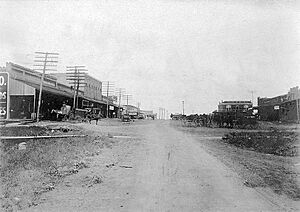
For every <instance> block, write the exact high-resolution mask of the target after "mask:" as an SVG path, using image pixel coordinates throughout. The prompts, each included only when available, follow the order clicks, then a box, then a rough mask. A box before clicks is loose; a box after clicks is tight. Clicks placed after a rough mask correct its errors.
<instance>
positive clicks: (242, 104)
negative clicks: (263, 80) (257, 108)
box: [218, 101, 253, 112]
mask: <svg viewBox="0 0 300 212" xmlns="http://www.w3.org/2000/svg"><path fill="white" fill-rule="evenodd" d="M252 106H253V104H252V102H251V101H221V102H219V105H218V112H238V111H244V110H247V109H248V108H252Z"/></svg>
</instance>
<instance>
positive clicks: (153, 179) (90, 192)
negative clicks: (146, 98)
mask: <svg viewBox="0 0 300 212" xmlns="http://www.w3.org/2000/svg"><path fill="white" fill-rule="evenodd" d="M81 126H82V127H84V128H86V129H88V130H90V131H94V132H101V133H108V134H110V135H112V136H111V137H113V135H116V136H115V137H114V139H118V142H117V143H116V144H115V145H113V146H110V147H107V148H104V149H103V151H102V152H101V154H99V155H95V156H91V157H89V158H88V161H89V162H90V164H89V168H86V169H83V170H80V171H79V173H78V174H76V175H71V176H68V177H66V178H65V180H64V182H62V183H61V184H60V185H59V186H58V187H57V188H56V189H54V190H53V191H50V192H47V193H45V194H43V196H42V198H41V199H42V200H43V202H41V204H39V205H37V206H35V207H31V208H28V209H27V210H28V211H290V210H295V211H296V210H297V209H299V208H297V207H298V206H299V204H298V203H299V202H296V201H292V200H290V199H288V198H286V197H284V196H278V195H276V194H274V193H273V192H272V191H270V190H268V189H267V188H265V189H257V188H250V187H247V186H245V185H244V180H243V179H242V178H241V177H240V176H239V175H238V174H237V173H235V172H234V171H233V170H232V169H230V168H229V167H227V166H225V165H224V164H223V163H222V162H221V161H220V160H218V159H217V158H216V157H214V156H212V155H211V154H209V153H208V152H207V151H206V150H205V148H204V147H203V146H202V145H201V140H205V141H207V140H210V139H211V140H213V139H216V138H215V137H214V136H211V135H206V134H203V135H202V136H200V137H198V139H197V140H196V139H195V138H194V137H193V136H190V135H189V134H188V133H185V132H182V131H179V130H177V129H176V128H174V127H173V126H172V125H171V124H170V122H169V121H138V122H135V123H133V124H129V125H122V126H120V124H116V125H115V126H105V124H103V123H101V124H100V125H98V126H96V125H89V124H81ZM112 139H113V138H112ZM94 175H97V176H101V179H102V182H101V183H99V184H95V185H93V186H88V185H87V183H86V181H88V179H89V178H88V177H90V176H94Z"/></svg>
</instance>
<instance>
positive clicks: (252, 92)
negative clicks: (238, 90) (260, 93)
mask: <svg viewBox="0 0 300 212" xmlns="http://www.w3.org/2000/svg"><path fill="white" fill-rule="evenodd" d="M249 92H250V93H251V98H252V106H254V95H253V94H254V93H255V92H256V91H254V90H250V91H249Z"/></svg>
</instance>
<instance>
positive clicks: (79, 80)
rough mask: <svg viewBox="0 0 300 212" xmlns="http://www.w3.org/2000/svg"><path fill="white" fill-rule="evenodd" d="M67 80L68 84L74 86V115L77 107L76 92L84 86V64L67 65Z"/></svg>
mask: <svg viewBox="0 0 300 212" xmlns="http://www.w3.org/2000/svg"><path fill="white" fill-rule="evenodd" d="M66 68H67V80H68V81H69V84H72V86H73V88H74V98H73V115H74V117H75V113H76V108H78V93H79V88H80V87H82V86H86V83H85V75H86V72H87V70H86V69H85V66H67V67H66Z"/></svg>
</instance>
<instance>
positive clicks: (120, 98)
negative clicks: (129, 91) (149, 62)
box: [118, 88, 124, 118]
mask: <svg viewBox="0 0 300 212" xmlns="http://www.w3.org/2000/svg"><path fill="white" fill-rule="evenodd" d="M123 91H124V88H119V91H118V94H119V110H118V118H121V110H120V108H121V101H122V93H123Z"/></svg>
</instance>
